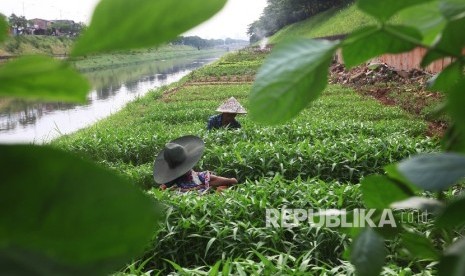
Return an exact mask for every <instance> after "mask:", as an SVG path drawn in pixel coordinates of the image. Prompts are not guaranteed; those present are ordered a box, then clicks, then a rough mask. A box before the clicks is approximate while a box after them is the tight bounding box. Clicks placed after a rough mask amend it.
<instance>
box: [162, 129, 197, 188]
mask: <svg viewBox="0 0 465 276" xmlns="http://www.w3.org/2000/svg"><path fill="white" fill-rule="evenodd" d="M204 149H205V144H204V142H203V141H202V139H200V138H199V137H197V136H193V135H187V136H183V137H180V138H177V139H175V140H173V141H171V142H169V143H167V144H166V145H165V148H164V149H163V150H162V151H161V152H160V153H159V154H158V156H157V157H156V159H155V162H154V164H153V178H154V180H155V182H156V183H158V184H165V183H167V182H170V181H172V180H175V179H176V178H178V177H180V176H182V175H183V174H185V173H187V172H188V171H189V170H190V169H192V168H193V167H194V166H195V164H197V162H198V161H199V160H200V158H201V157H202V154H203V151H204Z"/></svg>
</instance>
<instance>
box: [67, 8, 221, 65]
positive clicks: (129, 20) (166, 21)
mask: <svg viewBox="0 0 465 276" xmlns="http://www.w3.org/2000/svg"><path fill="white" fill-rule="evenodd" d="M225 3H226V0H212V1H203V0H178V1H171V0H158V1H151V0H132V1H126V0H102V1H101V2H100V3H99V4H98V5H97V7H96V8H95V11H94V14H93V15H92V21H91V23H90V26H89V28H88V30H87V31H86V32H85V33H84V34H83V35H82V36H81V38H80V39H79V40H78V42H77V44H76V46H75V48H74V50H73V52H72V55H74V56H76V55H85V54H89V53H96V52H106V51H115V50H127V49H133V48H143V47H149V46H154V45H158V44H161V43H164V42H168V41H170V40H173V39H174V38H176V37H177V36H178V35H180V34H182V33H184V32H186V31H188V30H189V29H191V28H193V27H195V26H197V25H198V24H200V23H202V22H203V21H205V20H207V19H208V18H210V17H211V16H213V15H214V14H215V13H217V12H218V11H219V10H221V8H223V6H224V5H225Z"/></svg>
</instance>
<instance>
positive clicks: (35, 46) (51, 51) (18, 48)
mask: <svg viewBox="0 0 465 276" xmlns="http://www.w3.org/2000/svg"><path fill="white" fill-rule="evenodd" d="M73 43H74V39H71V38H67V37H56V36H42V35H24V36H10V37H8V39H7V40H6V41H5V43H2V44H0V56H20V55H29V54H45V55H52V56H53V55H67V54H68V53H69V52H70V51H71V47H72V45H73Z"/></svg>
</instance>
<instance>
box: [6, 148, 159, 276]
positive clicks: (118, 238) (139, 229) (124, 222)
mask: <svg viewBox="0 0 465 276" xmlns="http://www.w3.org/2000/svg"><path fill="white" fill-rule="evenodd" d="M0 155H1V156H2V158H1V159H0V168H1V170H2V171H1V174H2V182H1V184H0V266H1V267H2V273H3V272H5V271H8V273H7V274H8V275H25V274H27V275H31V274H33V275H36V274H37V275H103V274H107V273H109V272H112V271H114V270H115V269H118V268H120V267H121V266H122V265H124V264H125V263H126V262H128V261H130V260H131V258H133V257H135V256H137V254H140V253H141V252H142V250H143V249H144V247H145V246H146V245H147V243H148V242H149V241H150V239H151V237H152V235H153V234H154V233H155V230H156V223H157V217H158V216H159V215H158V211H157V208H156V205H155V202H154V201H153V200H152V199H150V198H148V197H147V196H146V195H144V194H143V193H142V192H141V191H140V190H138V189H137V188H136V187H134V186H133V185H132V184H130V183H128V182H126V181H125V180H123V179H121V178H120V177H117V176H115V175H114V174H113V173H112V172H110V171H108V170H106V169H102V168H100V167H97V166H96V165H94V164H92V163H90V162H88V161H85V160H82V159H80V158H77V157H75V156H74V155H71V154H69V153H65V152H62V151H58V150H56V149H53V148H50V147H37V146H0Z"/></svg>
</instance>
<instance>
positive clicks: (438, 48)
mask: <svg viewBox="0 0 465 276" xmlns="http://www.w3.org/2000/svg"><path fill="white" fill-rule="evenodd" d="M464 26H465V17H464V18H460V19H458V20H454V21H449V22H448V23H447V25H446V27H445V28H444V31H443V32H442V35H441V39H440V40H439V41H438V42H437V43H436V44H435V45H434V47H433V48H432V49H431V50H429V51H428V52H427V53H426V55H425V56H424V57H423V60H422V61H421V66H423V67H426V66H428V65H429V64H431V63H432V62H433V61H435V60H437V59H440V58H443V57H459V56H461V54H462V49H463V48H464V46H465V33H464V32H463V28H464Z"/></svg>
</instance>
